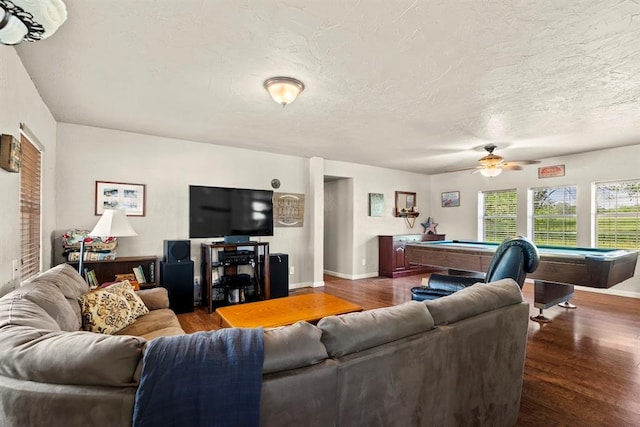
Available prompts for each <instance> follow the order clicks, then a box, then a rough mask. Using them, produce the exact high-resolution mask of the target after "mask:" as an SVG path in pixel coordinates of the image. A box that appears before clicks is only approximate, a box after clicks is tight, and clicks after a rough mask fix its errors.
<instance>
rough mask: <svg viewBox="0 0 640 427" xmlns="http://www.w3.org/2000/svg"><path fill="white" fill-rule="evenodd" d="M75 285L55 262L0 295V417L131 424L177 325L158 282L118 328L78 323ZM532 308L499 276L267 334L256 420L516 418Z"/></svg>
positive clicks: (386, 422)
mask: <svg viewBox="0 0 640 427" xmlns="http://www.w3.org/2000/svg"><path fill="white" fill-rule="evenodd" d="M83 292H88V289H87V286H86V284H84V282H83V281H82V279H81V278H80V276H79V275H77V273H75V271H74V270H73V269H72V268H70V267H68V266H58V267H55V268H53V269H51V270H49V271H48V272H45V273H43V274H42V275H41V276H39V277H38V278H36V279H35V280H33V281H32V282H31V283H28V284H25V285H23V286H22V287H20V288H18V289H17V290H15V291H13V292H12V293H10V294H8V295H5V296H4V297H2V298H0V361H1V364H0V425H3V426H26V425H48V426H57V425H60V426H90V425H95V426H127V425H131V420H132V408H133V403H134V397H135V391H136V387H137V384H138V380H139V378H140V372H141V365H142V355H143V352H144V348H145V343H146V342H147V340H150V339H153V338H155V337H157V336H160V335H175V334H181V333H183V331H182V329H180V326H179V323H178V322H177V319H176V317H175V315H174V314H173V312H171V311H170V310H169V309H168V308H166V307H167V305H168V300H167V299H166V292H164V290H163V289H156V290H150V291H142V292H140V296H141V297H142V298H143V300H144V302H145V304H147V306H148V307H149V309H150V310H151V311H150V313H149V314H146V315H144V316H142V317H140V318H138V320H137V321H136V323H134V324H133V325H131V326H129V327H127V328H126V329H124V330H122V331H120V332H119V334H118V335H101V334H96V333H92V332H84V331H79V330H78V329H79V328H80V324H79V322H80V312H79V309H78V307H77V305H78V304H77V302H76V300H77V298H78V296H79V295H80V294H82V293H83ZM528 315H529V306H528V304H527V303H525V302H523V299H522V293H521V291H520V288H519V287H518V285H517V284H516V283H515V282H513V281H512V280H510V279H505V280H502V281H499V282H494V283H489V284H483V285H478V286H472V287H469V288H467V289H464V290H462V291H460V292H457V293H456V294H454V295H451V296H448V297H444V298H440V299H438V300H434V301H427V302H417V301H410V302H408V303H405V304H401V305H398V306H394V307H388V308H383V309H377V310H370V311H364V312H360V313H351V314H347V315H342V316H331V317H326V318H324V319H322V320H320V322H319V323H318V324H317V325H311V324H309V323H306V322H299V323H297V324H295V325H292V326H287V327H283V328H276V329H270V330H265V332H264V353H265V356H264V365H263V384H262V397H261V406H260V416H261V425H264V426H294V425H306V426H364V425H366V426H376V425H377V426H433V425H439V426H459V425H487V426H489V425H490V426H502V425H504V426H511V425H514V424H515V423H516V420H517V417H518V411H519V406H520V392H521V389H522V378H523V369H524V359H525V349H526V341H527V324H528ZM74 319H75V320H74Z"/></svg>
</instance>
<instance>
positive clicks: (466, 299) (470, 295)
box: [423, 279, 523, 325]
mask: <svg viewBox="0 0 640 427" xmlns="http://www.w3.org/2000/svg"><path fill="white" fill-rule="evenodd" d="M522 300H523V298H522V291H521V290H520V286H518V284H517V283H516V282H515V281H514V280H513V279H502V280H497V281H495V282H489V283H478V284H476V285H473V286H469V287H467V288H465V289H462V290H460V291H458V292H456V293H454V294H451V295H449V296H446V297H442V298H438V299H434V300H428V301H424V302H423V304H424V305H425V306H426V307H427V308H428V309H429V312H430V313H431V315H432V316H433V319H434V321H435V324H436V325H445V324H447V323H453V322H457V321H458V320H462V319H466V318H467V317H471V316H475V315H476V314H480V313H484V312H486V311H491V310H495V309H498V308H501V307H505V306H507V305H511V304H518V303H521V302H522Z"/></svg>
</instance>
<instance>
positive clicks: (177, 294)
mask: <svg viewBox="0 0 640 427" xmlns="http://www.w3.org/2000/svg"><path fill="white" fill-rule="evenodd" d="M160 286H162V287H163V288H166V289H167V292H168V293H169V308H170V309H171V310H173V311H175V312H176V313H188V312H191V311H193V261H183V262H180V263H167V262H161V263H160Z"/></svg>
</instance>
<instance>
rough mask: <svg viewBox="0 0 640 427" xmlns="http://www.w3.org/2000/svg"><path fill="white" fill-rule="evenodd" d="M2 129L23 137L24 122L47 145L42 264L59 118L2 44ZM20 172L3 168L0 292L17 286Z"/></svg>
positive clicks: (51, 212) (46, 260)
mask: <svg viewBox="0 0 640 427" xmlns="http://www.w3.org/2000/svg"><path fill="white" fill-rule="evenodd" d="M0 94H2V102H0V133H4V134H10V135H13V136H15V137H16V138H20V123H24V124H25V125H26V126H27V128H28V129H29V130H30V133H31V134H33V136H35V137H36V138H37V139H38V141H39V143H40V144H41V145H42V147H43V148H44V152H43V157H42V180H43V187H42V212H43V214H42V233H43V236H45V238H44V239H43V240H44V242H43V246H42V249H41V251H42V258H41V260H42V261H41V262H42V264H43V265H44V266H45V267H47V266H48V265H49V264H50V262H51V261H50V259H51V245H50V244H49V241H50V240H49V239H48V238H46V237H48V236H49V235H50V233H51V231H52V230H53V228H54V221H55V203H54V198H55V194H54V183H55V161H56V122H55V120H54V118H53V116H52V115H51V113H50V112H49V109H48V108H47V106H46V105H45V103H44V102H43V101H42V98H40V95H39V94H38V91H37V90H36V88H35V87H34V85H33V82H32V81H31V78H30V77H29V75H28V74H27V72H26V70H25V69H24V67H23V66H22V62H21V61H20V58H19V57H18V55H17V54H16V51H15V49H14V48H12V47H10V46H0ZM19 190H20V175H19V174H17V173H10V172H7V171H5V170H4V169H0V195H1V196H2V200H1V201H0V295H2V294H4V293H6V292H7V291H8V290H10V289H12V288H14V287H16V286H17V285H18V283H19V278H17V279H16V280H13V274H12V273H13V272H12V261H13V260H19V259H20V204H19Z"/></svg>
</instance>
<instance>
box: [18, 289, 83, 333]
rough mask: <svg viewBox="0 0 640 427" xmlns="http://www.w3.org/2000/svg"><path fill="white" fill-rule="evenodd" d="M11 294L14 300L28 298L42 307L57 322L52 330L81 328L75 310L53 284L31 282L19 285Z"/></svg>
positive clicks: (27, 299) (75, 329) (76, 329)
mask: <svg viewBox="0 0 640 427" xmlns="http://www.w3.org/2000/svg"><path fill="white" fill-rule="evenodd" d="M11 295H12V299H13V300H14V301H17V300H26V301H30V302H32V303H33V304H35V305H37V306H38V307H40V308H42V310H44V311H45V312H46V313H47V314H48V315H49V316H48V317H50V318H51V319H53V320H54V321H55V323H56V326H55V327H50V329H51V330H58V329H60V330H63V331H78V330H80V324H79V323H78V319H77V317H76V313H75V311H74V310H72V309H71V307H70V306H69V304H68V303H67V299H66V298H65V297H64V295H63V294H62V292H60V290H59V289H58V288H57V287H56V286H54V285H53V284H51V283H39V284H35V283H29V284H27V285H24V286H21V287H19V288H18V289H16V290H15V291H13V292H12V294H11ZM76 305H77V303H76ZM21 307H24V306H21ZM17 309H18V307H16V308H15V309H13V310H12V313H13V314H16V310H17Z"/></svg>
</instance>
